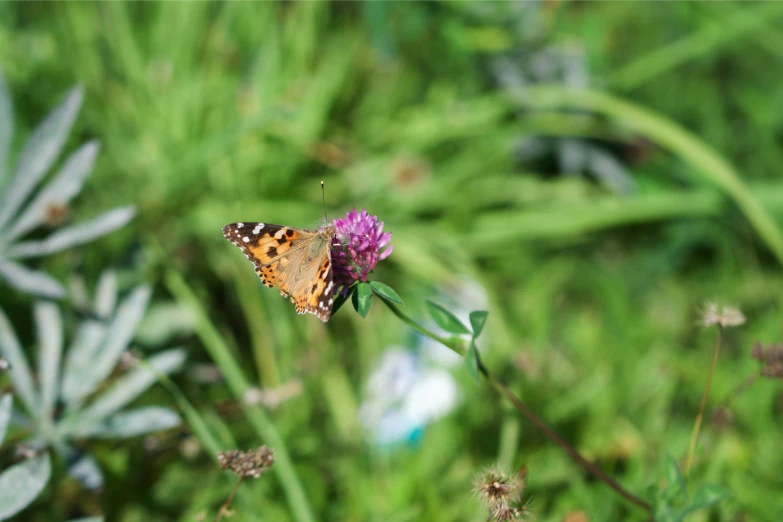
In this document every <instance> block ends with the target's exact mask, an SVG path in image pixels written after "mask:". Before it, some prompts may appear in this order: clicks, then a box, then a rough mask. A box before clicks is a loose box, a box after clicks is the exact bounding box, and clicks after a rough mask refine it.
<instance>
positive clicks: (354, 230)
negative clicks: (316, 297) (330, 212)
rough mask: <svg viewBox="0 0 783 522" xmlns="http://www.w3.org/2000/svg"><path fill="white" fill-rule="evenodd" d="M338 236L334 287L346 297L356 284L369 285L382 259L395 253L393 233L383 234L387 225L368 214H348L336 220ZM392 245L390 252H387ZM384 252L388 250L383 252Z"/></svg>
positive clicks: (336, 239)
mask: <svg viewBox="0 0 783 522" xmlns="http://www.w3.org/2000/svg"><path fill="white" fill-rule="evenodd" d="M334 227H335V229H336V232H337V233H336V235H335V237H334V239H333V240H332V267H333V269H334V283H335V285H337V286H338V287H339V286H341V285H342V287H343V293H345V292H347V291H348V287H349V286H351V285H352V284H353V283H354V282H356V281H367V275H368V274H369V273H370V272H372V271H373V270H374V269H375V265H376V264H378V261H380V260H381V259H386V258H387V257H389V255H390V254H391V253H392V249H393V248H394V245H389V241H390V240H391V236H392V235H391V232H383V221H381V222H379V221H378V217H377V216H371V215H370V214H368V213H367V210H365V209H362V211H361V212H357V211H356V209H353V210H351V211H350V212H348V213H347V214H346V215H345V217H344V218H343V219H335V220H334ZM387 245H388V248H385V249H384V247H386V246H387ZM381 249H384V250H383V252H381Z"/></svg>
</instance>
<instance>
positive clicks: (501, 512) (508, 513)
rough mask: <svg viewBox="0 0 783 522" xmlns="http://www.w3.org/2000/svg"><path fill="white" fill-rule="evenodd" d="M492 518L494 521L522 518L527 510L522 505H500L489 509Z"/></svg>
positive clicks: (501, 521) (500, 521) (502, 521)
mask: <svg viewBox="0 0 783 522" xmlns="http://www.w3.org/2000/svg"><path fill="white" fill-rule="evenodd" d="M489 513H490V516H491V517H492V520H494V521H496V522H508V521H509V520H524V519H525V518H526V517H527V514H528V510H527V509H526V508H524V507H521V508H518V507H511V506H500V507H498V508H496V509H490V510H489Z"/></svg>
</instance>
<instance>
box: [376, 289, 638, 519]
mask: <svg viewBox="0 0 783 522" xmlns="http://www.w3.org/2000/svg"><path fill="white" fill-rule="evenodd" d="M381 301H382V302H383V303H384V304H385V305H386V306H387V307H388V308H389V309H390V310H391V311H392V312H393V313H394V315H396V316H397V317H399V318H400V319H402V320H403V321H404V322H406V323H407V324H408V325H410V326H411V327H412V328H414V329H415V330H416V331H418V332H420V333H421V334H423V335H426V336H427V337H429V338H430V339H433V340H434V341H437V342H439V343H441V344H442V345H443V346H445V347H447V348H450V349H451V350H454V351H455V352H457V353H458V354H460V355H463V356H464V355H465V353H466V347H465V346H464V344H463V343H462V340H461V339H460V338H458V337H452V338H443V337H440V336H438V335H436V334H434V333H432V332H430V331H429V330H428V329H426V328H425V327H423V326H422V325H420V324H419V323H418V322H416V321H414V320H413V319H411V318H410V317H408V315H407V314H405V313H404V312H403V311H402V310H400V309H399V308H398V307H397V306H396V305H395V304H393V303H391V302H389V301H387V300H386V299H381ZM478 368H479V371H480V372H481V374H482V375H484V377H486V379H487V380H488V381H489V382H490V383H491V384H492V386H494V387H495V389H497V390H498V391H499V392H500V393H501V394H502V395H503V396H504V397H506V398H507V399H508V400H509V401H511V403H512V404H513V405H514V407H516V409H517V411H519V413H521V414H522V415H523V416H524V417H525V418H527V419H528V420H529V421H530V422H532V423H533V425H534V426H536V427H537V428H538V429H539V430H541V432H542V433H543V434H544V435H545V436H546V437H547V438H548V439H549V440H551V441H552V442H554V443H555V444H557V445H558V446H560V447H561V448H563V449H564V450H565V451H566V453H568V455H569V456H570V457H571V459H572V460H573V461H574V462H576V463H577V464H579V465H580V466H582V467H583V468H585V469H586V470H587V471H589V472H590V473H591V474H592V475H593V476H594V477H595V478H597V479H598V480H600V481H602V482H604V483H605V484H606V485H608V486H609V487H610V488H612V489H613V490H614V491H615V492H616V493H618V494H619V495H620V496H622V497H623V498H624V499H626V500H628V501H629V502H632V503H634V504H636V505H637V506H639V507H641V508H642V509H644V510H645V511H647V513H649V514H650V515H652V506H650V504H649V503H647V502H645V501H644V500H643V499H641V498H639V497H637V496H636V495H634V494H633V493H631V492H630V491H628V490H627V489H625V488H624V487H623V486H621V485H620V484H619V483H618V482H617V481H616V480H614V479H613V478H612V477H610V476H609V475H607V474H606V473H604V472H603V471H601V469H600V468H599V467H598V466H596V465H595V464H594V463H592V462H590V461H589V460H587V459H586V458H585V457H583V456H582V455H581V454H580V453H579V452H578V451H577V450H576V449H574V448H573V447H572V446H571V445H570V444H568V443H567V442H566V441H565V440H563V438H562V437H560V436H559V435H558V434H557V433H555V432H554V430H552V428H550V427H549V426H547V424H546V423H544V421H542V420H541V419H539V418H538V417H537V416H536V415H535V414H534V413H533V412H532V411H531V410H530V408H528V407H527V406H526V405H525V403H523V402H522V400H521V399H520V398H519V397H517V396H516V395H514V393H513V392H511V390H509V389H508V388H506V387H505V386H504V385H503V384H501V383H500V382H499V381H497V380H496V379H495V378H494V377H493V376H492V375H491V374H490V373H489V371H488V370H487V368H486V366H484V364H483V363H482V362H481V359H480V358H479V359H478Z"/></svg>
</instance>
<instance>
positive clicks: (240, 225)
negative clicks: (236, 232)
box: [237, 223, 245, 228]
mask: <svg viewBox="0 0 783 522" xmlns="http://www.w3.org/2000/svg"><path fill="white" fill-rule="evenodd" d="M244 226H245V224H244V223H237V228H242V227H244Z"/></svg>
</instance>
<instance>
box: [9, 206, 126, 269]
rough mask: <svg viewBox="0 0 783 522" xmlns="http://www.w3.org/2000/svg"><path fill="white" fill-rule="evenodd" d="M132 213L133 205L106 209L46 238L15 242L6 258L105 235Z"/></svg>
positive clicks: (52, 250) (38, 253) (49, 251)
mask: <svg viewBox="0 0 783 522" xmlns="http://www.w3.org/2000/svg"><path fill="white" fill-rule="evenodd" d="M134 215H136V208H135V207H134V206H133V205H128V206H125V207H118V208H115V209H113V210H108V211H106V212H104V213H103V214H101V215H99V216H97V217H95V218H93V219H91V220H89V221H85V222H84V223H79V224H77V225H72V226H68V227H63V228H61V229H60V230H58V231H57V232H55V233H54V234H52V235H51V236H49V237H47V238H46V239H42V240H34V241H24V242H22V243H17V244H15V245H14V246H12V247H11V248H9V249H8V252H6V254H5V255H6V257H8V259H16V258H19V259H21V258H28V257H38V256H45V255H49V254H54V253H56V252H60V251H62V250H65V249H67V248H71V247H74V246H76V245H81V244H83V243H89V242H90V241H92V240H94V239H97V238H99V237H101V236H105V235H106V234H108V233H109V232H112V231H114V230H117V229H118V228H120V227H123V226H125V224H126V223H128V221H130V220H131V219H132V218H133V216H134Z"/></svg>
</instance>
